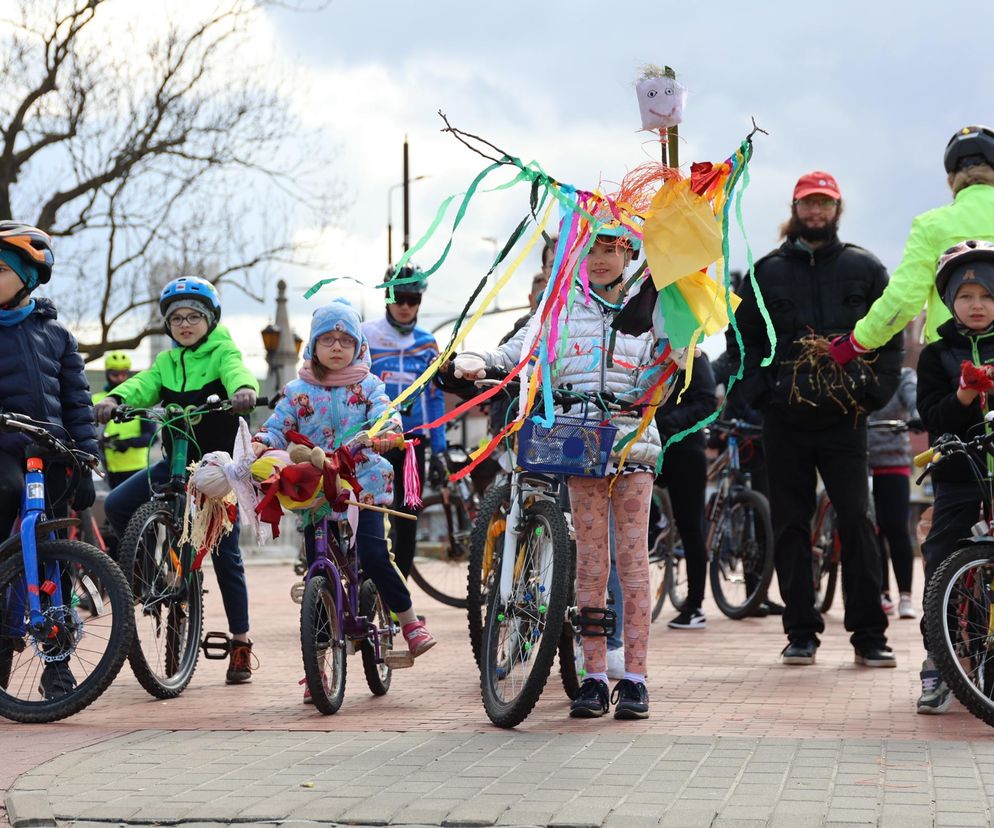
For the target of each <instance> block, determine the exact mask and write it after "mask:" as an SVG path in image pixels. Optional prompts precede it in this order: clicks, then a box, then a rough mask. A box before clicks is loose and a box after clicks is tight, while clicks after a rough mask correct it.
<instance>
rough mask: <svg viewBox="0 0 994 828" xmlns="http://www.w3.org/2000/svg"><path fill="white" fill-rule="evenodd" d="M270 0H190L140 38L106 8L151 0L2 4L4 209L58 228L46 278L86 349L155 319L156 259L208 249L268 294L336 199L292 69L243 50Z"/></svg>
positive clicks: (184, 269) (191, 259)
mask: <svg viewBox="0 0 994 828" xmlns="http://www.w3.org/2000/svg"><path fill="white" fill-rule="evenodd" d="M266 5H270V2H269V0H227V2H223V3H220V4H219V5H218V6H217V7H215V8H214V9H213V10H212V11H210V12H209V13H203V12H202V9H203V4H196V5H193V6H191V8H196V9H197V10H198V13H200V14H202V16H201V17H199V18H197V19H194V20H191V19H190V16H189V15H187V16H185V17H183V18H182V19H177V20H176V21H174V22H171V23H170V24H169V25H168V26H167V27H166V28H165V29H164V30H163V31H161V32H159V33H158V35H157V36H155V37H154V38H153V39H151V40H150V41H147V42H146V43H145V45H144V46H142V45H141V43H142V39H143V37H142V35H141V30H139V29H138V28H137V27H136V28H135V29H134V30H132V31H131V32H126V33H125V34H124V35H123V38H124V41H126V42H122V40H121V38H122V34H121V32H120V31H119V29H120V27H119V26H117V27H115V26H114V25H112V24H116V23H118V22H119V19H120V18H119V17H118V18H113V19H112V18H111V14H112V13H113V12H112V11H111V8H114V9H115V11H117V12H118V13H119V14H120V13H121V12H126V11H129V10H130V11H131V12H132V13H133V12H134V11H135V10H136V9H138V10H139V11H140V10H141V8H142V7H143V6H144V4H128V3H123V2H119V1H117V2H116V0H21V7H20V14H19V16H18V17H17V18H16V19H13V20H5V21H0V26H2V29H0V72H2V77H3V79H4V82H3V85H2V86H0V218H14V217H16V218H18V219H19V220H24V221H31V222H33V223H35V224H37V226H38V227H40V228H42V229H43V230H46V231H47V232H48V233H50V234H51V235H52V236H53V237H55V240H56V243H57V248H56V257H57V264H56V273H57V274H58V275H57V278H55V279H53V281H52V283H51V285H50V289H49V292H50V293H54V294H55V295H56V297H57V299H58V300H59V302H60V311H61V312H62V313H63V314H65V313H67V312H68V314H69V317H70V321H71V322H74V323H77V324H80V325H81V328H82V331H83V333H82V335H81V339H82V340H83V341H82V342H81V345H80V348H81V350H82V351H83V352H84V354H85V356H86V357H87V358H88V359H93V358H96V357H99V356H100V355H102V354H103V353H105V352H106V351H108V350H111V349H118V348H120V349H129V348H133V347H135V346H137V345H138V343H140V342H141V341H142V340H143V339H144V338H145V337H146V336H149V335H150V334H152V333H154V332H155V331H156V329H157V327H158V326H157V324H153V323H152V322H150V321H149V320H150V314H149V311H150V306H152V303H154V302H155V301H156V298H157V288H156V287H155V282H154V280H153V279H151V278H150V277H151V273H152V270H153V268H154V265H155V264H156V263H161V262H163V261H169V262H173V263H175V264H176V266H177V275H178V274H180V273H197V272H200V273H204V271H205V267H204V263H205V262H209V263H211V267H210V268H209V274H210V278H211V279H212V280H213V281H214V282H220V281H223V282H225V283H227V284H230V285H234V286H236V287H238V288H239V289H240V290H242V291H244V292H245V293H246V294H248V295H249V296H252V297H255V298H257V299H260V300H261V295H262V293H263V286H264V284H265V281H266V279H267V277H268V276H269V275H270V273H271V270H272V268H274V267H275V266H276V265H280V266H292V265H299V264H303V263H304V262H303V258H302V257H303V256H304V255H306V251H301V250H300V248H299V247H298V246H296V245H295V244H294V243H293V240H292V227H293V226H295V225H296V224H297V223H298V221H299V220H300V219H301V218H306V220H308V221H309V222H310V223H312V224H318V225H320V224H323V223H324V222H326V221H327V220H328V219H329V217H331V216H334V215H335V206H336V204H337V201H338V199H339V198H340V191H339V188H337V187H336V186H335V184H334V182H333V181H332V180H330V179H329V177H328V175H327V172H326V170H327V169H328V167H329V163H328V159H327V158H325V157H322V151H321V148H320V144H319V143H318V142H317V140H316V139H317V136H311V138H310V140H308V136H307V135H306V134H305V131H304V130H303V129H302V128H301V126H300V124H299V123H298V119H297V118H296V117H295V116H294V114H293V110H292V106H291V100H290V97H289V95H288V86H289V84H288V82H287V80H286V79H283V80H280V77H279V74H280V73H279V72H278V71H277V72H274V71H273V70H272V68H271V67H268V66H266V65H265V60H266V57H267V56H266V55H264V54H263V55H259V56H258V60H259V61H260V62H259V63H258V64H254V63H253V61H252V60H251V59H246V55H252V54H253V50H252V48H251V38H252V24H253V21H254V20H255V18H256V16H257V15H259V14H261V13H262V9H263V7H264V6H266ZM143 28H144V30H147V29H148V26H147V25H146V26H145V27H143ZM274 75H275V76H276V77H274ZM67 276H68V277H69V278H67ZM91 330H92V335H90V334H88V333H87V331H91Z"/></svg>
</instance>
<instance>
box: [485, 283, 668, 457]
mask: <svg viewBox="0 0 994 828" xmlns="http://www.w3.org/2000/svg"><path fill="white" fill-rule="evenodd" d="M613 319H614V312H613V311H610V310H608V309H607V308H604V307H602V306H601V305H600V304H598V303H597V302H596V301H595V300H594V299H591V300H590V302H589V304H587V303H585V302H584V300H583V297H582V296H581V297H577V299H576V301H575V302H574V304H573V307H572V308H571V309H570V312H569V320H568V326H567V328H566V329H564V330H563V333H564V334H566V333H567V332H568V336H566V342H565V349H564V350H563V352H562V356H561V357H560V358H558V359H557V360H556V361H555V362H554V363H553V364H552V374H551V377H550V379H551V381H552V385H553V386H563V385H565V384H566V383H569V384H570V385H572V387H573V390H574V391H585V392H588V393H597V392H610V393H612V394H615V395H617V396H619V397H625V398H628V399H635V398H637V397H638V396H640V395H641V394H642V393H644V391H645V390H647V389H648V388H650V387H651V386H652V385H654V384H655V382H656V381H657V380H658V378H659V373H660V372H661V371H662V367H661V366H657V367H655V368H652V369H648V370H645V369H643V368H642V366H645V365H649V363H651V362H652V361H653V360H654V359H655V357H656V354H657V353H658V352H657V350H656V342H655V341H654V339H653V336H652V333H651V332H646V333H644V334H640V335H638V336H632V335H630V334H623V333H619V334H618V335H617V339H616V340H615V343H614V354H613V360H612V364H610V365H609V364H608V358H607V357H608V348H609V346H610V342H611V334H612V329H611V322H612V320H613ZM530 327H531V326H530V325H526V326H525V327H523V328H522V329H521V330H519V331H518V332H517V333H516V334H515V335H514V336H513V337H512V338H511V339H510V340H508V341H507V342H506V343H505V344H503V345H501V346H500V347H499V348H498V349H497V350H496V351H490V352H475V353H477V354H478V355H479V356H480V357H482V358H483V360H484V362H486V364H487V367H488V368H499V369H501V370H503V371H510V370H511V369H512V368H513V367H514V366H515V365H517V364H518V363H519V362H520V361H521V356H522V354H521V351H522V348H523V347H524V340H525V337H526V335H527V334H528V329H529V328H530ZM669 388H673V384H672V383H670V385H669ZM574 411H575V410H574ZM571 413H573V412H571ZM611 423H612V424H613V425H615V426H617V427H618V436H617V438H616V442H617V441H620V440H621V439H622V438H624V437H625V436H626V435H627V434H629V433H630V432H632V431H634V430H635V429H636V428H637V427H638V424H639V421H638V419H637V418H635V417H617V416H616V417H612V419H611ZM659 451H660V442H659V430H658V429H657V428H656V424H655V422H652V423H650V424H649V427H648V428H647V429H646V430H645V431H644V432H643V433H642V436H641V437H640V438H639V440H638V442H636V443H635V444H634V445H633V446H632V449H631V451H630V453H629V454H628V457H627V460H628V462H632V463H643V464H648V465H651V464H654V463H655V462H656V458H658V457H659ZM619 458H620V453H618V452H615V453H613V454H612V459H613V460H615V461H617V460H618V459H619Z"/></svg>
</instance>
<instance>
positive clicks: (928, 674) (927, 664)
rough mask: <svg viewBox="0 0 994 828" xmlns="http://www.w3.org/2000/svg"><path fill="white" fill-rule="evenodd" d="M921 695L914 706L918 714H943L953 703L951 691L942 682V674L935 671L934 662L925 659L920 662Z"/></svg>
mask: <svg viewBox="0 0 994 828" xmlns="http://www.w3.org/2000/svg"><path fill="white" fill-rule="evenodd" d="M919 675H920V676H921V679H922V694H921V696H919V697H918V703H917V705H916V707H917V709H918V712H919V713H924V714H925V715H933V716H934V715H937V714H940V713H945V712H946V711H947V710H948V709H949V707H950V705H951V704H952V703H953V694H952V691H950V689H949V688H948V687H947V686H946V683H945V682H944V681H943V680H942V674H941V673H940V672H939V671H938V670H937V669H936V667H935V662H934V661H932V659H930V658H926V659H925V660H924V661H923V662H922V671H921V673H919Z"/></svg>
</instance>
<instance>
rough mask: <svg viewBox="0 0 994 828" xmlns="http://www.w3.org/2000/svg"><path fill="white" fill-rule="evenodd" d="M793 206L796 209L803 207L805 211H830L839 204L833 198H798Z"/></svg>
mask: <svg viewBox="0 0 994 828" xmlns="http://www.w3.org/2000/svg"><path fill="white" fill-rule="evenodd" d="M794 204H795V206H797V207H803V208H804V209H805V210H831V209H832V208H833V207H837V206H838V204H839V202H838V201H836V200H835V199H834V198H826V197H824V196H822V197H817V196H808V197H807V198H799V199H798V200H797V201H795V202H794Z"/></svg>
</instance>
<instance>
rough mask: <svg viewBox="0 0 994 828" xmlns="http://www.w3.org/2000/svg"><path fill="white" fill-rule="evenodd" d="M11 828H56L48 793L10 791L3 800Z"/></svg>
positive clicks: (40, 791)
mask: <svg viewBox="0 0 994 828" xmlns="http://www.w3.org/2000/svg"><path fill="white" fill-rule="evenodd" d="M4 802H5V804H6V806H7V819H8V820H10V824H11V826H12V828H56V826H57V825H58V823H57V822H56V821H55V814H54V813H53V812H52V804H51V803H50V802H49V801H48V791H45V790H35V791H14V790H11V791H10V792H9V793H8V794H7V796H6V799H5V800H4Z"/></svg>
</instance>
